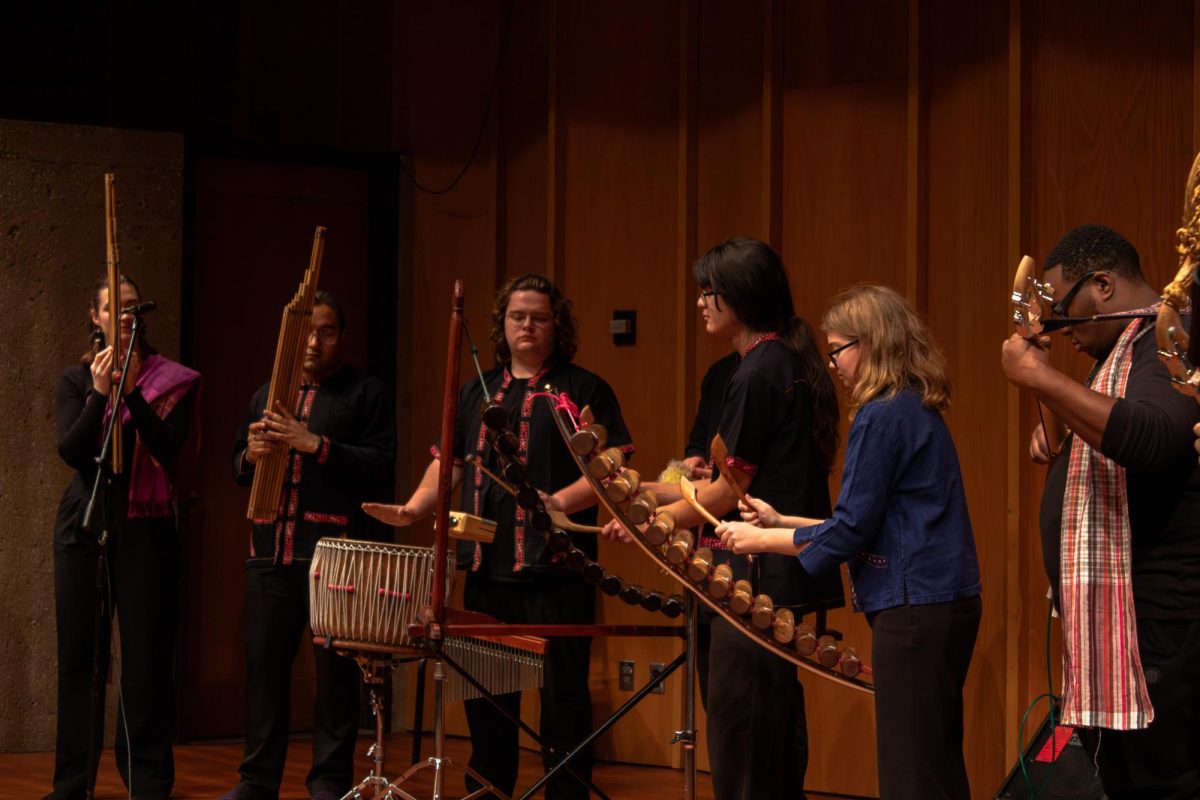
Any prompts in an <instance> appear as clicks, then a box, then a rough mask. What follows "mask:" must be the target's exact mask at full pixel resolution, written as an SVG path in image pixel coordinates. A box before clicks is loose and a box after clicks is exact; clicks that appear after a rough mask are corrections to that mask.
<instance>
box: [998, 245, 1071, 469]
mask: <svg viewBox="0 0 1200 800" xmlns="http://www.w3.org/2000/svg"><path fill="white" fill-rule="evenodd" d="M1053 296H1054V287H1053V286H1051V285H1050V284H1049V283H1046V282H1044V281H1040V280H1038V277H1037V272H1036V264H1035V263H1034V260H1033V258H1032V257H1030V256H1022V257H1021V260H1020V262H1018V264H1017V272H1016V275H1015V276H1014V277H1013V290H1012V306H1013V315H1012V321H1013V324H1015V325H1016V326H1017V332H1018V333H1020V334H1021V335H1023V336H1024V337H1025V338H1026V339H1027V340H1028V341H1029V342H1030V343H1032V344H1033V345H1034V346H1035V347H1039V348H1042V349H1046V348H1047V341H1045V332H1046V327H1045V320H1044V317H1045V314H1046V304H1047V303H1050V302H1051V301H1052V300H1053ZM1035 402H1036V403H1037V409H1038V419H1039V420H1040V421H1041V423H1042V430H1043V431H1044V432H1045V435H1046V444H1047V446H1048V447H1049V448H1050V452H1051V453H1052V454H1053V455H1054V456H1058V454H1059V453H1061V452H1062V446H1063V442H1064V441H1065V440H1066V436H1067V431H1066V427H1065V426H1064V425H1063V424H1062V421H1061V420H1059V418H1058V417H1057V416H1055V415H1054V414H1053V413H1052V412H1051V411H1049V410H1048V409H1046V408H1045V407H1044V406H1042V401H1041V400H1035Z"/></svg>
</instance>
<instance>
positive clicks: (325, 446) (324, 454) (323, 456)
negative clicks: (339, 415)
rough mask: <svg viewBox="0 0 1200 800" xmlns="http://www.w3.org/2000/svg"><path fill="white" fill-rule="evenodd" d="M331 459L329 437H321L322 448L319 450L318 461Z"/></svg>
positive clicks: (322, 462)
mask: <svg viewBox="0 0 1200 800" xmlns="http://www.w3.org/2000/svg"><path fill="white" fill-rule="evenodd" d="M327 460H329V437H328V436H322V437H321V449H320V450H318V451H317V463H318V464H324V463H325V462H326V461H327Z"/></svg>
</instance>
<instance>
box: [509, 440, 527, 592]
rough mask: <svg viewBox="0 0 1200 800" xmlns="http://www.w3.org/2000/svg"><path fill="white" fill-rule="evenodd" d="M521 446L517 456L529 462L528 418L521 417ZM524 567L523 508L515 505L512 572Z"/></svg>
mask: <svg viewBox="0 0 1200 800" xmlns="http://www.w3.org/2000/svg"><path fill="white" fill-rule="evenodd" d="M520 431H521V433H520V437H519V438H520V441H521V447H520V449H519V450H518V451H517V457H518V458H519V459H521V461H522V462H524V463H529V456H528V453H529V420H528V418H525V417H522V418H521V428H520ZM524 568H525V509H524V508H522V507H521V506H517V514H516V521H515V524H514V525H513V572H520V571H521V570H522V569H524Z"/></svg>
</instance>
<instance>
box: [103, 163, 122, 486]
mask: <svg viewBox="0 0 1200 800" xmlns="http://www.w3.org/2000/svg"><path fill="white" fill-rule="evenodd" d="M116 183H117V176H116V175H114V174H113V173H111V172H109V173H106V174H105V176H104V240H105V250H106V252H107V256H108V257H107V263H108V330H107V331H105V335H106V336H108V342H109V344H111V345H112V354H113V357H112V368H113V369H118V368H119V365H120V364H122V363H123V358H124V353H122V352H121V310H122V308H123V306H122V304H121V254H120V251H119V250H118V247H117V188H116ZM110 378H111V372H110ZM110 384H111V388H110V389H109V402H110V403H111V405H112V410H113V414H120V413H121V393H120V389H118V388H117V382H116V381H110ZM122 438H123V437H122V436H121V422H120V417H117V424H116V425H114V426H113V432H112V445H111V450H112V471H113V474H114V475H119V474H121V472H123V471H124V469H125V466H124V465H125V454H124V448H123V445H122Z"/></svg>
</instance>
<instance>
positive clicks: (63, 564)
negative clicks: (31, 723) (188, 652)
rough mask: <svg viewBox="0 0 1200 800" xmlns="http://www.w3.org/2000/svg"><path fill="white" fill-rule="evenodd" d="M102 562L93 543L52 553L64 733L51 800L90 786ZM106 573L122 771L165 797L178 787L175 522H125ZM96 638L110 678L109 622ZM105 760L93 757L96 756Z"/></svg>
mask: <svg viewBox="0 0 1200 800" xmlns="http://www.w3.org/2000/svg"><path fill="white" fill-rule="evenodd" d="M98 556H99V551H98V549H97V548H96V547H95V546H94V545H93V544H91V543H90V542H89V544H88V545H86V546H81V545H74V546H71V547H62V548H60V547H56V548H55V552H54V613H55V620H56V622H57V626H58V732H57V737H56V740H55V754H54V756H55V758H54V792H53V794H51V795H50V797H52V798H55V800H77V799H78V798H83V796H84V792H85V787H86V783H87V773H88V759H87V752H88V719H89V715H90V713H91V688H92V664H93V642H94V637H95V633H96V626H95V619H96V565H97V561H98ZM108 566H109V575H108V580H107V583H108V585H109V587H111V595H110V597H111V600H112V606H113V609H114V611H115V614H116V618H117V624H118V625H119V626H120V629H121V653H120V662H119V664H120V690H121V697H120V703H119V704H118V706H117V737H116V742H117V746H116V760H117V771H118V772H119V773H120V775H121V779H122V780H124V781H125V785H126V786H127V787H129V788H130V789H131V790H132V794H133V796H134V797H135V798H139V799H140V800H141V799H144V800H151V799H152V798H153V799H155V800H157V799H159V798H161V799H162V800H165V799H166V798H167V797H168V796H169V795H170V792H171V787H172V785H173V784H174V783H175V762H174V757H173V753H172V749H171V739H172V737H173V736H174V734H175V672H174V664H175V628H176V613H177V610H178V597H179V536H178V533H177V532H176V530H175V526H174V523H173V522H172V521H170V520H134V521H131V522H127V523H125V524H124V525H122V526H121V527H120V528H118V529H117V530H116V531H115V532H114V533H112V535H111V536H110V537H109V553H108ZM100 635H101V637H102V642H101V652H102V654H103V661H102V665H103V670H104V673H105V674H104V676H103V677H104V678H105V679H106V678H107V673H108V666H109V648H110V645H111V636H112V629H111V625H110V624H108V623H107V622H106V623H105V624H104V625H103V627H102V629H101V631H100ZM103 703H104V698H103V697H101V698H100V708H99V711H98V713H97V715H96V723H97V727H96V736H97V739H96V741H97V742H98V743H100V744H103V738H102V733H103V730H104V706H103ZM126 731H128V738H126ZM99 755H100V754H99V752H97V753H96V756H97V758H99ZM131 767H132V770H131Z"/></svg>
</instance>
